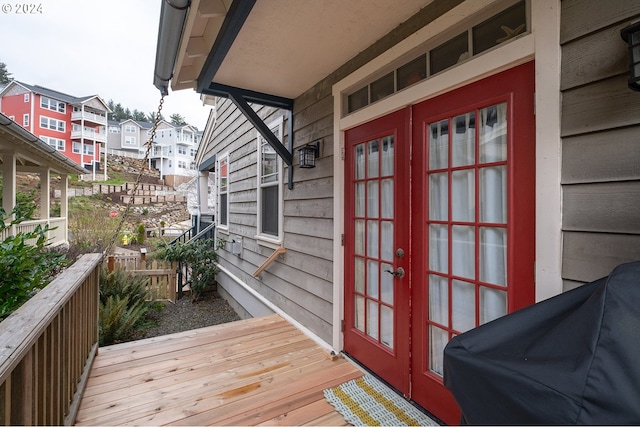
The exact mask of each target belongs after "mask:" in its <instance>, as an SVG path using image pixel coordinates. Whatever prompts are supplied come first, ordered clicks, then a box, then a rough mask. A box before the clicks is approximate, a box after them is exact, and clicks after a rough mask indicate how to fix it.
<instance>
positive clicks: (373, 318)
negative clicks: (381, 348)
mask: <svg viewBox="0 0 640 427" xmlns="http://www.w3.org/2000/svg"><path fill="white" fill-rule="evenodd" d="M367 335H369V336H370V337H371V338H373V339H376V340H377V339H378V303H376V302H375V301H371V300H367Z"/></svg>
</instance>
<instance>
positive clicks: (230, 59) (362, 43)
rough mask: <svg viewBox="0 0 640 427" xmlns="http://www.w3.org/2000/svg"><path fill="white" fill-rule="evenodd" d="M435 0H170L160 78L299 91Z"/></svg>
mask: <svg viewBox="0 0 640 427" xmlns="http://www.w3.org/2000/svg"><path fill="white" fill-rule="evenodd" d="M431 1H432V0H393V1H389V0H348V1H345V0H304V1H301V0H260V1H255V0H242V1H240V0H206V1H205V0H191V2H190V5H189V1H188V0H165V1H164V2H163V4H162V11H161V16H160V28H159V33H158V46H157V52H156V70H155V79H154V84H155V85H156V87H158V88H159V89H160V90H161V91H162V90H163V89H164V90H165V91H166V92H168V90H167V89H168V87H171V89H172V90H183V89H195V90H197V92H199V93H203V90H204V89H208V88H209V87H210V85H211V84H212V83H213V84H214V85H213V87H219V85H222V86H223V87H233V88H240V89H243V90H247V91H251V92H253V93H256V94H265V95H268V96H270V97H274V99H278V98H284V99H295V98H296V97H298V96H300V95H301V94H303V93H304V92H305V91H307V90H308V89H310V88H312V87H313V86H314V85H315V84H316V83H317V82H319V81H321V80H322V79H324V78H325V77H327V76H328V75H330V74H331V73H332V72H333V71H335V70H336V69H338V68H339V67H340V66H341V65H342V64H344V63H346V62H347V61H349V60H350V59H351V58H353V57H355V56H356V55H357V54H358V53H360V52H362V51H363V50H365V49H366V48H367V47H368V46H370V45H372V44H373V43H374V42H375V41H377V40H378V39H380V38H381V37H383V36H384V35H386V34H387V33H389V32H390V31H392V30H393V29H394V28H396V27H397V26H398V25H400V24H401V23H402V22H404V21H406V20H407V19H408V18H410V17H411V16H413V15H414V14H416V13H417V12H418V11H419V10H420V9H422V8H423V7H425V6H426V5H428V4H429V3H430V2H431ZM171 5H174V6H175V7H172V6H171ZM250 102H251V101H250Z"/></svg>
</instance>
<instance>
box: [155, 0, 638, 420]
mask: <svg viewBox="0 0 640 427" xmlns="http://www.w3.org/2000/svg"><path fill="white" fill-rule="evenodd" d="M177 3H180V2H173V5H174V7H175V9H174V8H172V7H171V6H170V5H169V4H168V3H163V6H162V12H161V19H160V23H161V25H160V29H159V38H158V46H157V52H156V55H157V56H156V68H155V74H154V75H155V85H156V86H157V87H158V88H159V89H160V91H161V92H163V93H168V88H169V87H171V89H172V90H174V91H175V90H185V89H194V88H195V90H196V91H197V92H198V93H200V94H201V96H202V98H203V101H204V102H205V103H207V104H212V105H213V104H215V110H216V116H215V120H214V119H213V118H211V119H210V120H209V122H208V124H207V127H206V129H205V131H204V139H203V143H202V144H201V146H200V149H199V152H198V155H197V159H198V162H197V166H196V167H197V168H198V171H199V173H200V175H201V176H202V177H205V176H207V175H211V174H214V175H215V177H216V187H215V192H216V206H215V222H216V233H217V236H218V238H220V239H223V240H225V241H226V242H227V244H226V246H225V248H224V249H223V250H222V251H221V252H220V261H219V264H220V273H219V274H218V276H217V281H218V290H219V292H220V293H221V294H223V295H224V296H225V297H226V298H227V299H229V300H230V301H231V302H232V304H234V305H235V306H236V307H237V309H238V311H239V312H243V313H245V315H248V316H258V315H262V314H264V313H267V312H271V311H276V312H279V313H282V314H283V315H285V316H287V317H288V318H289V319H290V320H291V321H292V322H294V323H295V324H297V325H298V326H300V327H301V328H303V329H304V330H305V331H307V332H308V333H309V334H310V335H312V336H313V337H315V338H316V340H317V341H318V342H320V343H324V345H325V346H326V347H327V348H330V349H334V350H336V351H341V352H344V353H346V354H348V355H349V356H350V357H352V358H353V359H355V360H357V361H358V362H359V363H361V364H362V365H363V366H365V367H366V368H368V369H369V370H371V371H373V372H374V373H375V374H377V375H378V376H380V377H381V378H383V379H384V380H385V381H387V382H388V383H389V384H391V385H392V386H393V387H395V388H396V389H397V390H398V391H400V392H401V393H403V394H404V395H405V396H407V397H408V398H410V399H412V400H413V401H415V402H417V403H418V404H420V405H421V406H423V407H424V408H426V409H427V410H428V411H430V412H431V413H433V414H435V415H436V416H437V417H439V418H440V419H442V420H444V421H445V422H447V423H457V422H458V421H459V412H458V408H457V405H456V403H455V401H454V399H453V397H452V396H451V394H450V393H449V391H448V390H447V389H446V388H445V387H444V386H443V383H442V374H443V365H442V362H443V349H444V347H445V345H446V344H447V342H448V341H449V340H450V339H451V338H452V337H453V336H455V335H457V334H459V333H462V332H465V331H467V330H469V329H472V328H474V327H476V326H477V325H480V324H483V323H485V322H488V321H491V320H493V319H495V318H497V317H500V316H502V315H504V314H506V313H510V312H513V311H515V310H518V309H519V308H522V307H525V306H528V305H531V304H534V303H535V302H538V301H541V300H544V299H547V298H549V297H552V296H555V295H558V294H560V293H562V292H565V291H567V290H569V289H572V288H575V287H578V286H581V285H582V284H584V283H585V282H589V281H592V280H595V279H598V278H600V277H603V276H605V275H607V274H608V273H609V272H610V271H611V270H612V269H613V268H614V267H615V266H616V265H618V264H620V263H623V262H627V261H632V260H637V259H639V258H640V221H639V218H640V204H639V203H638V202H637V201H638V198H639V197H640V169H639V168H638V166H637V164H638V160H639V158H640V145H639V144H637V140H638V139H639V138H640V116H639V115H638V113H637V112H638V110H639V108H640V93H638V92H636V91H634V90H631V89H630V88H629V86H628V78H629V51H628V45H627V43H626V41H625V40H624V39H623V37H621V30H623V29H625V28H627V27H628V26H629V25H630V24H632V23H634V22H636V21H638V20H640V2H637V1H631V0H620V1H616V2H608V3H607V5H606V7H603V3H602V2H601V1H597V0H563V1H560V0H535V1H531V0H482V1H479V0H454V1H452V0H398V1H393V2H390V1H387V0H352V1H348V2H343V1H333V0H316V1H306V2H300V1H297V0H260V1H242V2H240V1H233V2H230V3H228V4H230V6H229V8H228V9H225V8H224V7H223V5H222V4H221V3H219V2H204V1H191V2H189V1H187V0H184V1H183V3H184V5H185V8H180V7H179V6H180V5H178V4H177ZM177 29H181V30H180V31H177ZM203 180H204V178H203ZM202 193H203V190H201V191H200V194H202ZM203 206H204V205H203Z"/></svg>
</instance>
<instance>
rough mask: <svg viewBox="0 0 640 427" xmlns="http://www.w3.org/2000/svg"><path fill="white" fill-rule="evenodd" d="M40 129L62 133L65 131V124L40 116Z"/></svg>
mask: <svg viewBox="0 0 640 427" xmlns="http://www.w3.org/2000/svg"><path fill="white" fill-rule="evenodd" d="M40 127H41V128H43V129H51V130H57V131H58V132H64V131H65V130H66V123H65V122H63V121H62V120H57V119H52V118H50V117H45V116H40Z"/></svg>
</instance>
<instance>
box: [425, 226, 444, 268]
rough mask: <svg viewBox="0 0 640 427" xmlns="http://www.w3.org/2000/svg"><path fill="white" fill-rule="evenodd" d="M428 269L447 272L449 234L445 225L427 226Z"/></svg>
mask: <svg viewBox="0 0 640 427" xmlns="http://www.w3.org/2000/svg"><path fill="white" fill-rule="evenodd" d="M429 269H430V270H433V271H438V272H440V273H445V274H446V273H449V236H448V230H447V226H446V225H440V224H431V225H430V226H429Z"/></svg>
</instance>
